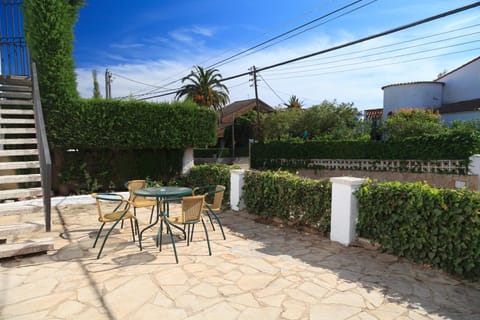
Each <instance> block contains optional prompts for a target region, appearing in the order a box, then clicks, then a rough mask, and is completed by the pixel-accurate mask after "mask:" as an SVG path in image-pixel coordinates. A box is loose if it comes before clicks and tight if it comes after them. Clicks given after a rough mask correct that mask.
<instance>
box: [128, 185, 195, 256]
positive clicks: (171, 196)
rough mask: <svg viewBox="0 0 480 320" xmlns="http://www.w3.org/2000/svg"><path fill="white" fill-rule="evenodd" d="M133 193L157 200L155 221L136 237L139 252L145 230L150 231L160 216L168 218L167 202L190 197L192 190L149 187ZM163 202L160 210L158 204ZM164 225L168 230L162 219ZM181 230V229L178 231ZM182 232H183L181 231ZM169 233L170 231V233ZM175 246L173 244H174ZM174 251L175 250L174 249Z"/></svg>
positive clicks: (168, 227)
mask: <svg viewBox="0 0 480 320" xmlns="http://www.w3.org/2000/svg"><path fill="white" fill-rule="evenodd" d="M133 193H134V194H135V195H137V196H142V197H151V198H156V199H157V215H156V217H155V221H153V222H152V223H151V224H149V225H148V226H146V227H145V228H143V229H142V231H140V234H139V235H138V243H139V245H140V250H142V249H143V248H142V235H143V232H144V231H145V230H148V229H150V228H151V227H153V226H154V225H156V224H157V223H158V220H159V219H160V216H162V217H168V209H169V208H168V202H169V201H171V200H178V199H179V198H181V197H184V196H191V195H192V189H191V188H187V187H168V186H167V187H150V188H143V189H137V190H134V191H133ZM162 201H163V203H164V206H163V208H162V209H160V207H161V206H160V204H161V202H162ZM164 220H165V223H166V225H167V230H170V224H169V223H168V220H167V219H164ZM180 230H181V229H180ZM181 231H182V232H184V231H183V230H181ZM170 232H171V231H170ZM174 245H175V244H174ZM174 249H175V248H174Z"/></svg>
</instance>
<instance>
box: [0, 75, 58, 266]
mask: <svg viewBox="0 0 480 320" xmlns="http://www.w3.org/2000/svg"><path fill="white" fill-rule="evenodd" d="M37 145H38V143H37V137H36V130H35V119H34V111H33V100H32V81H31V79H30V78H27V77H23V76H3V75H0V258H8V257H13V256H19V255H26V254H32V253H38V252H45V251H48V250H53V239H51V238H47V239H45V238H39V237H38V235H40V234H42V232H41V230H42V229H44V228H45V225H44V224H42V223H38V222H31V221H29V218H28V217H27V215H28V214H29V213H31V214H33V213H34V212H38V207H32V206H11V205H9V204H8V203H5V202H11V201H16V200H22V199H29V198H36V197H40V196H42V188H41V176H40V163H39V154H38V148H37ZM1 202H4V203H1ZM40 209H41V208H40ZM8 216H10V218H11V217H12V216H16V217H18V218H19V220H21V221H22V222H19V223H11V222H10V223H9V222H5V221H9V220H12V219H8V218H9V217H8ZM5 218H7V219H5ZM36 233H37V234H36ZM19 239H21V240H22V241H21V242H18V240H19ZM12 240H13V241H15V242H11V243H10V241H12ZM7 241H8V242H9V243H7Z"/></svg>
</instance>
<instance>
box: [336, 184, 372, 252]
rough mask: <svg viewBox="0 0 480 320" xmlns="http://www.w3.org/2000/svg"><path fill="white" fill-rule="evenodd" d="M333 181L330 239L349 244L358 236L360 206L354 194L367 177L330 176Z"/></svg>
mask: <svg viewBox="0 0 480 320" xmlns="http://www.w3.org/2000/svg"><path fill="white" fill-rule="evenodd" d="M330 181H331V182H332V218H331V230H330V240H332V241H336V242H340V243H341V244H343V245H346V246H348V245H349V244H350V243H351V242H352V241H353V240H355V238H356V233H355V227H356V225H357V218H358V208H357V197H355V195H354V194H353V192H354V191H355V190H357V189H358V188H359V187H360V186H361V185H362V183H363V182H364V181H365V179H361V178H353V177H335V178H330Z"/></svg>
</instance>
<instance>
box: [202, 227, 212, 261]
mask: <svg viewBox="0 0 480 320" xmlns="http://www.w3.org/2000/svg"><path fill="white" fill-rule="evenodd" d="M202 224H203V230H205V236H206V237H207V245H208V255H209V256H211V255H212V249H211V248H210V239H208V231H207V226H206V225H205V221H203V219H202Z"/></svg>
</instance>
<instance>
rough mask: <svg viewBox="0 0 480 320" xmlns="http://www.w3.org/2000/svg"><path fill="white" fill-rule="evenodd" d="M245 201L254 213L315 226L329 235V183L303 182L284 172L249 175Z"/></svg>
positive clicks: (298, 224)
mask: <svg viewBox="0 0 480 320" xmlns="http://www.w3.org/2000/svg"><path fill="white" fill-rule="evenodd" d="M243 199H244V201H245V205H246V207H247V209H248V211H250V212H251V213H254V214H258V215H261V216H263V217H266V218H273V217H278V218H280V219H282V220H284V221H290V222H291V223H293V224H295V225H297V226H301V225H308V226H312V227H315V228H316V229H318V230H319V231H320V232H321V233H324V234H325V233H328V232H329V231H330V207H331V184H330V182H329V180H313V179H307V178H301V177H298V176H295V175H293V174H290V173H288V172H285V171H276V172H273V171H262V172H260V171H248V172H247V173H246V175H245V185H244V192H243Z"/></svg>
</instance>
